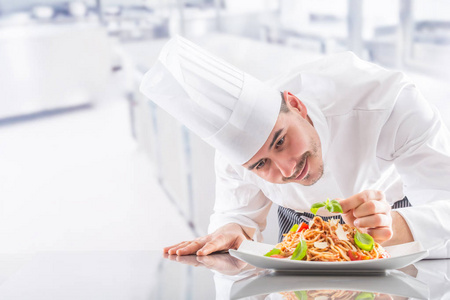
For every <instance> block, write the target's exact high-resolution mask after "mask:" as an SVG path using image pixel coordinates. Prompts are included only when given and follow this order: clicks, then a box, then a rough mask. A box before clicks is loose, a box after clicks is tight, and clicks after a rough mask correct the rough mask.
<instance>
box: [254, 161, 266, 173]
mask: <svg viewBox="0 0 450 300" xmlns="http://www.w3.org/2000/svg"><path fill="white" fill-rule="evenodd" d="M265 164H266V160H265V159H261V160H260V161H259V162H258V164H257V165H256V167H255V168H256V170H259V169H261V168H263V167H264V165H265Z"/></svg>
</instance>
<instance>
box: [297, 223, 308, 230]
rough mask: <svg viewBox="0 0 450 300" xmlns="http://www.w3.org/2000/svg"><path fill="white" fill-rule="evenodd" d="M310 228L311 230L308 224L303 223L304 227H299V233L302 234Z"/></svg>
mask: <svg viewBox="0 0 450 300" xmlns="http://www.w3.org/2000/svg"><path fill="white" fill-rule="evenodd" d="M308 228H309V226H308V224H306V223H302V225H300V226H299V227H298V229H297V232H302V231H303V230H306V229H308Z"/></svg>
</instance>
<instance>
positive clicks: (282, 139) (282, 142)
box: [275, 136, 286, 148]
mask: <svg viewBox="0 0 450 300" xmlns="http://www.w3.org/2000/svg"><path fill="white" fill-rule="evenodd" d="M285 137H286V136H283V137H282V138H281V139H280V140H279V141H278V142H277V144H276V145H275V147H276V148H279V147H281V146H282V145H283V144H284V138H285Z"/></svg>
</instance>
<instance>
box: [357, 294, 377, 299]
mask: <svg viewBox="0 0 450 300" xmlns="http://www.w3.org/2000/svg"><path fill="white" fill-rule="evenodd" d="M373 299H375V295H374V294H373V293H369V292H361V293H359V294H358V296H357V297H356V298H355V300H373Z"/></svg>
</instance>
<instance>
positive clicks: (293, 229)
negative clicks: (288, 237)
mask: <svg viewBox="0 0 450 300" xmlns="http://www.w3.org/2000/svg"><path fill="white" fill-rule="evenodd" d="M297 229H298V224H294V225H292V227H291V229H289V232H296V231H297Z"/></svg>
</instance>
